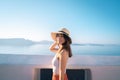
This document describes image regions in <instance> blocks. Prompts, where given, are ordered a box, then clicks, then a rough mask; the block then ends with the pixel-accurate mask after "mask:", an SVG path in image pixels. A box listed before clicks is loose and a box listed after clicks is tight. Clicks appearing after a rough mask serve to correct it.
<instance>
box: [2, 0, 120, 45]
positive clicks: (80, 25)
mask: <svg viewBox="0 0 120 80" xmlns="http://www.w3.org/2000/svg"><path fill="white" fill-rule="evenodd" d="M119 4H120V1H119V0H0V38H25V39H30V40H34V41H40V40H52V39H51V37H50V33H51V32H52V31H57V30H59V29H60V28H61V27H66V28H68V29H69V30H70V32H71V37H72V40H73V42H77V43H105V44H106V43H110V44H120V5H119Z"/></svg>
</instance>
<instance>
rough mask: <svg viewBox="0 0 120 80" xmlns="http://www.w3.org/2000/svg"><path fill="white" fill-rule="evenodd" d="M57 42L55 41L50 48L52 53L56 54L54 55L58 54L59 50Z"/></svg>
mask: <svg viewBox="0 0 120 80" xmlns="http://www.w3.org/2000/svg"><path fill="white" fill-rule="evenodd" d="M57 45H58V44H57V42H56V41H55V42H54V43H53V44H52V45H51V46H50V48H49V49H50V51H52V52H54V53H57V51H58V49H57V48H56V46H57Z"/></svg>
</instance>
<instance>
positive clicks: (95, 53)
mask: <svg viewBox="0 0 120 80" xmlns="http://www.w3.org/2000/svg"><path fill="white" fill-rule="evenodd" d="M49 47H50V44H37V45H31V46H0V64H4V62H5V61H6V60H8V59H9V58H10V59H11V58H13V59H12V60H15V59H17V58H18V57H19V55H24V56H23V57H21V58H25V56H26V58H27V56H34V55H39V56H40V55H55V54H54V53H53V52H51V51H50V50H49ZM71 49H72V54H73V56H81V59H82V60H84V61H83V62H81V64H84V65H87V64H91V63H92V62H95V63H94V64H93V63H92V65H113V66H120V46H119V45H71ZM19 58H20V57H19ZM89 60H92V61H91V63H90V62H89ZM16 63H17V62H16ZM5 64H9V61H7V62H5Z"/></svg>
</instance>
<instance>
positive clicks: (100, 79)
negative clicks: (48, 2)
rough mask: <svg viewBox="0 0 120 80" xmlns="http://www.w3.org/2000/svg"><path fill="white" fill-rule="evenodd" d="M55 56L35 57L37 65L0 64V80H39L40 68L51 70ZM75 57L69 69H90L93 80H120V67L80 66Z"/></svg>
mask: <svg viewBox="0 0 120 80" xmlns="http://www.w3.org/2000/svg"><path fill="white" fill-rule="evenodd" d="M52 58H53V56H49V58H48V56H44V57H43V56H41V57H40V56H39V57H38V58H37V59H36V57H35V60H34V63H35V62H36V61H39V63H38V62H36V63H37V64H30V61H29V64H25V63H24V64H16V63H12V64H0V80H37V79H39V77H38V75H39V74H38V72H37V69H40V68H51V63H50V62H51V59H52ZM74 60H75V61H76V58H75V57H74V58H73V59H72V61H70V63H69V65H68V68H70V69H90V70H91V75H92V80H120V66H90V65H79V58H78V60H77V61H76V62H74Z"/></svg>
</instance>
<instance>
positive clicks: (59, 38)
mask: <svg viewBox="0 0 120 80" xmlns="http://www.w3.org/2000/svg"><path fill="white" fill-rule="evenodd" d="M56 39H57V43H58V44H60V45H62V44H63V43H64V42H65V39H64V36H63V34H56Z"/></svg>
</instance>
